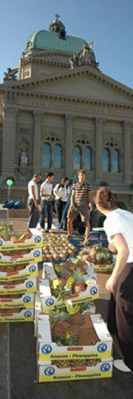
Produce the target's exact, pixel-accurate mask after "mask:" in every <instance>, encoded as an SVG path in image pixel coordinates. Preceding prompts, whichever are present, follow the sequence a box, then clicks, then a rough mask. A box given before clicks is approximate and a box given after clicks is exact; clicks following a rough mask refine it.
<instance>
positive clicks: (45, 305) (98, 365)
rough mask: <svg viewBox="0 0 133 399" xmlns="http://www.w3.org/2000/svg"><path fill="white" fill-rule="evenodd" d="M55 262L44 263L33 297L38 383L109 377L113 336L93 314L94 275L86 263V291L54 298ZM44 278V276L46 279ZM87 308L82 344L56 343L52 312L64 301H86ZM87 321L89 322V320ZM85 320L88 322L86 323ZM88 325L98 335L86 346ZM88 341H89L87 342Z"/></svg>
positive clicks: (74, 303) (89, 333) (76, 302)
mask: <svg viewBox="0 0 133 399" xmlns="http://www.w3.org/2000/svg"><path fill="white" fill-rule="evenodd" d="M55 270H56V269H55V268H54V265H53V264H52V263H45V262H44V264H43V273H42V277H43V278H42V279H41V280H39V292H38V294H37V295H36V300H35V320H34V324H35V336H36V338H37V370H38V381H39V382H54V381H55V382H57V381H65V380H67V381H68V380H70V381H71V380H80V379H95V378H110V377H111V376H112V357H111V356H112V338H111V336H110V334H109V332H108V330H107V327H106V325H105V323H104V321H103V319H102V317H101V315H99V314H95V306H94V300H96V299H98V298H99V290H98V286H97V283H96V274H95V272H94V269H93V267H92V266H91V265H89V264H88V269H87V273H88V279H87V289H86V290H87V291H83V292H80V293H79V294H76V295H73V297H72V296H71V298H69V299H68V300H67V298H65V299H64V300H63V299H57V298H55V297H54V296H53V295H52V293H51V281H52V282H53V281H55V283H56V280H57V275H56V272H55ZM46 277H47V278H46ZM87 301H88V303H89V309H87V310H85V311H84V312H83V314H84V317H85V320H86V322H85V323H86V324H85V327H84V326H82V328H81V330H82V332H83V335H84V336H85V340H84V342H83V337H82V340H81V342H82V344H81V343H80V341H79V343H77V344H71V345H70V344H69V345H67V344H65V345H64V344H62V343H60V344H59V343H57V342H56V340H54V339H53V336H52V328H51V317H50V315H51V312H52V311H53V310H54V309H56V311H58V310H60V309H61V310H63V309H64V307H65V305H66V302H67V303H68V304H69V303H70V304H71V306H72V307H73V306H77V305H79V304H82V305H83V304H85V303H86V302H87ZM89 320H90V322H89ZM87 323H88V324H87ZM89 323H91V328H92V326H93V331H95V334H96V336H97V339H96V342H94V343H91V345H89V344H88V343H87V339H86V332H87V333H88V335H91V330H90V326H89ZM90 342H91V341H90Z"/></svg>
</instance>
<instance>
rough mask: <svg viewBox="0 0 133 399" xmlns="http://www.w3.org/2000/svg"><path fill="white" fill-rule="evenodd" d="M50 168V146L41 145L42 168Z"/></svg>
mask: <svg viewBox="0 0 133 399" xmlns="http://www.w3.org/2000/svg"><path fill="white" fill-rule="evenodd" d="M50 166H51V146H50V144H43V145H42V167H43V168H50Z"/></svg>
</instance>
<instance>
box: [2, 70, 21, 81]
mask: <svg viewBox="0 0 133 399" xmlns="http://www.w3.org/2000/svg"><path fill="white" fill-rule="evenodd" d="M17 73H18V68H14V69H11V68H7V72H4V80H16V79H17V76H16V75H17Z"/></svg>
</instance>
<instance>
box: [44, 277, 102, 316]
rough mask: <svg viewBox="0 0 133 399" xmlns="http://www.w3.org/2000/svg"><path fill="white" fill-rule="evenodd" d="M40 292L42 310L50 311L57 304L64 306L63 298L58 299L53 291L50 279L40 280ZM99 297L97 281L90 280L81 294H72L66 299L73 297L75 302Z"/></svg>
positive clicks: (72, 299)
mask: <svg viewBox="0 0 133 399" xmlns="http://www.w3.org/2000/svg"><path fill="white" fill-rule="evenodd" d="M39 294H40V298H41V303H42V310H44V311H50V310H53V309H54V307H55V306H62V305H63V304H64V301H63V299H60V300H57V298H55V297H54V296H53V295H52V293H51V287H50V282H49V280H46V279H45V280H39ZM98 298H99V289H98V285H97V283H96V281H95V280H94V281H90V283H89V282H88V285H87V288H86V290H85V291H82V292H80V293H79V294H70V295H68V296H65V301H66V300H68V299H71V301H72V303H73V304H76V303H82V302H85V301H89V300H95V299H98Z"/></svg>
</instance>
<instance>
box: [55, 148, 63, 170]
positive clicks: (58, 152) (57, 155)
mask: <svg viewBox="0 0 133 399" xmlns="http://www.w3.org/2000/svg"><path fill="white" fill-rule="evenodd" d="M53 163H54V168H57V169H60V168H61V166H62V148H61V145H60V144H55V146H54V157H53Z"/></svg>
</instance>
